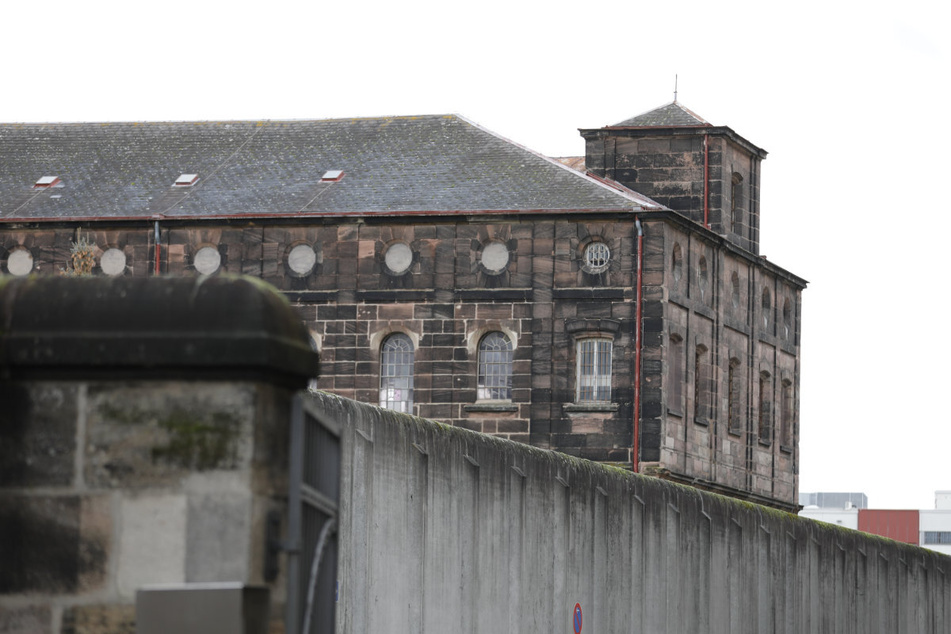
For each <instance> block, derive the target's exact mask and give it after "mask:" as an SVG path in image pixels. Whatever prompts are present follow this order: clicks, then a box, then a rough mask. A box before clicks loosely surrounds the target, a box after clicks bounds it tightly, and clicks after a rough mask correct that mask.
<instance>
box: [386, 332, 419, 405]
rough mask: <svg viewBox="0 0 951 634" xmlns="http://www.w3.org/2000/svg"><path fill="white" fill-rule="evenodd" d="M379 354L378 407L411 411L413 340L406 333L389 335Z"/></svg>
mask: <svg viewBox="0 0 951 634" xmlns="http://www.w3.org/2000/svg"><path fill="white" fill-rule="evenodd" d="M381 353H382V354H381V355H380V407H383V408H386V409H391V410H393V411H396V412H404V413H407V414H411V413H412V411H413V362H414V360H415V352H414V350H413V342H412V341H411V340H410V338H409V337H408V336H407V335H404V334H402V333H398V334H395V335H390V336H389V337H387V338H386V339H385V340H384V341H383V347H382V350H381Z"/></svg>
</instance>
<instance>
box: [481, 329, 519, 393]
mask: <svg viewBox="0 0 951 634" xmlns="http://www.w3.org/2000/svg"><path fill="white" fill-rule="evenodd" d="M512 355H513V352H512V342H511V340H510V339H509V338H508V337H507V336H506V335H505V334H504V333H501V332H490V333H489V334H487V335H486V336H485V337H483V338H482V341H480V342H479V392H478V398H479V400H491V401H504V400H510V399H511V398H512Z"/></svg>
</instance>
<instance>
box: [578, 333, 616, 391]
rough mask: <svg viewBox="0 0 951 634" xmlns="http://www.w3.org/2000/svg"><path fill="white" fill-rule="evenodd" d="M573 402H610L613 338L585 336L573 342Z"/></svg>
mask: <svg viewBox="0 0 951 634" xmlns="http://www.w3.org/2000/svg"><path fill="white" fill-rule="evenodd" d="M575 358H576V360H575V403H578V404H589V403H610V402H611V392H612V390H611V380H612V377H613V374H614V373H613V365H612V364H613V361H614V340H613V339H610V338H607V337H585V338H583V339H578V340H577V341H576V342H575Z"/></svg>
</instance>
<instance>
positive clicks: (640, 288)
mask: <svg viewBox="0 0 951 634" xmlns="http://www.w3.org/2000/svg"><path fill="white" fill-rule="evenodd" d="M634 226H635V227H637V300H636V306H635V311H634V312H635V317H634V320H635V321H634V443H633V447H632V448H631V449H632V451H631V453H632V455H631V468H632V470H633V471H634V473H638V471H639V470H640V451H641V442H640V435H641V306H642V304H643V303H644V277H643V266H644V227H642V226H641V220H640V218H638V217H637V216H634Z"/></svg>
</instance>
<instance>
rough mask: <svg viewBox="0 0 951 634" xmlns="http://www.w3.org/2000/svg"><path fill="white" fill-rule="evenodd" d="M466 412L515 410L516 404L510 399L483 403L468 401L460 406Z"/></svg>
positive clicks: (516, 409) (516, 408)
mask: <svg viewBox="0 0 951 634" xmlns="http://www.w3.org/2000/svg"><path fill="white" fill-rule="evenodd" d="M462 409H463V411H466V412H517V411H518V405H515V404H514V403H512V402H510V401H498V402H492V401H485V402H483V403H470V404H469V405H463V406H462Z"/></svg>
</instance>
